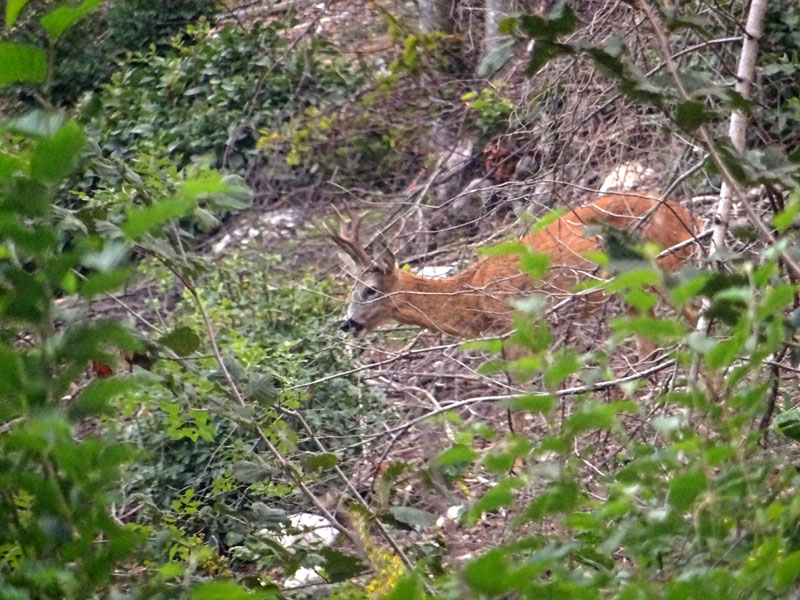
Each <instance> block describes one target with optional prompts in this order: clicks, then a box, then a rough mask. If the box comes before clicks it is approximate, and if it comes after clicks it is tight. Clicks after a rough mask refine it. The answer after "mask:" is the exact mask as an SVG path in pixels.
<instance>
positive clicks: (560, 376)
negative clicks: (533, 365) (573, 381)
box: [544, 350, 581, 388]
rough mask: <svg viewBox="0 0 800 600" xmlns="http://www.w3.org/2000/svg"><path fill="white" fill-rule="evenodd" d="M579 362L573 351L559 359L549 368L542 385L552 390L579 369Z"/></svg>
mask: <svg viewBox="0 0 800 600" xmlns="http://www.w3.org/2000/svg"><path fill="white" fill-rule="evenodd" d="M580 367H581V361H580V360H578V354H577V353H576V352H575V351H574V350H573V351H570V352H568V353H566V355H564V356H562V357H560V358H559V359H558V361H557V362H556V363H555V364H554V365H553V366H552V367H550V368H549V369H548V370H547V371H546V372H545V374H544V384H545V385H546V386H548V387H550V388H554V387H555V386H557V385H558V384H559V383H561V382H562V381H564V379H566V378H567V377H568V376H570V375H571V374H572V373H574V372H575V371H577V370H578V369H580Z"/></svg>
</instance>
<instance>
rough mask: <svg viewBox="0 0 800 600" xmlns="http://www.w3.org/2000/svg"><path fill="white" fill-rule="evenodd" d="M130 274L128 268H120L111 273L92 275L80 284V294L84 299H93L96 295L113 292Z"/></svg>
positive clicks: (130, 271) (130, 270)
mask: <svg viewBox="0 0 800 600" xmlns="http://www.w3.org/2000/svg"><path fill="white" fill-rule="evenodd" d="M132 272H133V271H132V269H130V268H129V267H120V268H118V269H113V270H111V271H106V272H101V273H92V274H91V275H89V276H88V277H87V278H86V279H85V280H84V282H83V283H82V284H81V287H80V294H81V296H83V297H84V298H93V297H94V296H97V295H98V294H102V293H104V292H108V291H111V290H115V289H117V288H119V287H121V286H122V285H123V284H124V283H125V282H126V281H128V279H130V277H131V274H132Z"/></svg>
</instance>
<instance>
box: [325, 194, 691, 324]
mask: <svg viewBox="0 0 800 600" xmlns="http://www.w3.org/2000/svg"><path fill="white" fill-rule="evenodd" d="M593 223H596V224H604V225H607V226H610V227H612V228H614V229H618V230H623V231H634V230H635V232H636V234H637V235H638V237H640V238H641V239H642V240H644V241H646V242H653V243H655V244H657V245H658V246H659V247H660V248H661V249H667V248H671V247H673V246H676V245H678V244H680V243H681V242H685V241H687V240H690V239H691V238H692V237H693V236H694V235H695V234H697V233H698V232H699V224H698V222H697V220H696V219H695V218H694V217H693V216H692V215H690V214H689V212H688V211H687V210H686V209H684V208H683V207H682V206H680V205H679V204H677V203H675V202H672V201H669V200H666V201H663V202H661V203H659V200H658V199H657V198H652V197H649V196H643V195H633V194H630V195H611V196H605V197H603V198H600V199H598V200H596V201H594V202H592V203H589V204H586V205H584V206H581V207H579V208H576V209H574V210H571V211H569V212H567V213H566V214H564V215H562V216H561V217H560V218H559V219H557V220H556V221H554V222H553V223H551V224H550V225H548V226H547V227H545V228H544V229H542V230H540V231H536V232H534V233H531V234H529V235H527V236H525V237H524V238H523V239H522V242H523V243H524V244H526V245H527V246H529V247H531V248H532V249H533V250H534V251H536V252H541V253H547V254H549V255H550V267H549V269H548V270H547V272H546V273H545V274H544V276H543V277H542V280H541V281H539V282H536V281H533V280H532V279H531V278H530V277H529V276H528V275H526V274H524V273H521V271H520V268H519V258H518V257H516V256H513V255H508V256H492V257H488V258H484V259H481V260H479V261H477V262H475V263H474V264H472V265H471V266H469V267H467V268H466V269H464V270H463V271H461V272H460V273H457V274H456V275H453V276H451V277H446V278H444V279H427V278H424V277H420V276H418V275H414V274H412V273H408V272H406V271H403V270H401V269H399V268H398V266H397V264H396V262H395V260H394V257H393V256H392V254H391V252H389V251H388V250H384V252H383V253H382V254H380V255H378V256H377V257H375V258H372V257H371V256H370V255H369V254H367V252H366V250H365V249H364V247H363V245H362V244H361V243H360V241H359V238H358V225H359V222H358V220H354V221H349V222H346V223H344V222H343V223H342V226H341V228H340V231H339V233H338V234H334V233H331V236H332V237H333V239H334V241H335V242H336V243H337V245H339V247H340V248H342V249H343V250H345V252H346V253H347V254H348V255H349V256H350V258H352V259H353V261H354V264H353V265H351V270H353V268H354V269H355V272H354V275H355V277H356V279H357V282H356V285H355V287H354V289H353V294H352V300H351V304H350V307H349V309H348V313H347V320H346V321H345V323H344V325H343V327H342V329H344V330H352V331H353V332H354V333H355V334H356V335H363V334H365V333H367V332H369V331H371V330H373V329H374V328H375V327H377V326H378V325H380V324H381V323H384V322H386V321H391V320H394V321H397V322H399V323H404V324H408V325H418V326H420V327H425V328H427V329H431V330H435V331H441V332H443V333H448V334H450V335H454V336H458V337H463V338H474V337H478V336H481V335H487V334H501V333H505V332H507V331H509V330H510V329H511V328H512V315H513V310H514V309H513V308H512V306H511V304H510V302H509V301H510V300H511V299H513V298H515V297H519V296H521V295H525V294H526V293H530V292H532V291H534V290H536V291H539V292H542V293H544V294H548V295H561V296H564V297H566V295H568V294H570V293H571V291H572V290H573V288H574V286H575V284H576V283H577V282H578V281H580V280H582V279H585V278H586V277H587V276H589V274H591V273H592V272H594V271H595V270H596V265H595V264H594V263H592V262H591V261H590V260H588V259H587V258H585V254H586V253H588V252H599V251H601V250H602V240H600V239H599V238H598V237H597V236H594V235H589V234H588V233H587V232H586V230H585V227H586V225H589V224H593ZM691 252H692V248H691V246H687V247H684V248H681V249H678V250H676V251H675V252H672V253H670V254H668V255H667V256H665V257H663V258H661V259H660V260H659V264H660V266H661V267H662V268H663V269H665V270H670V271H671V270H675V269H677V268H678V267H679V266H680V265H681V264H682V263H683V262H685V261H686V260H687V259H688V257H689V256H690V254H691Z"/></svg>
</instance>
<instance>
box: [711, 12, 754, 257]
mask: <svg viewBox="0 0 800 600" xmlns="http://www.w3.org/2000/svg"><path fill="white" fill-rule="evenodd" d="M766 12H767V0H753V1H752V3H751V4H750V14H749V15H748V16H747V24H746V25H745V38H744V44H742V54H741V56H740V57H739V67H738V69H737V72H736V79H737V81H736V91H737V92H739V93H740V94H741V95H742V97H743V98H745V99H748V98H749V97H750V86H751V84H752V83H753V78H754V77H755V71H756V58H757V56H758V41H759V40H760V39H761V35H762V33H763V30H764V16H765V15H766ZM746 129H747V116H746V115H745V114H744V113H743V112H741V111H739V110H735V111H733V114H732V115H731V123H730V129H729V131H728V135H729V136H730V138H731V143H732V144H733V147H734V148H736V150H738V151H740V152H741V151H742V150H744V141H745V130H746ZM732 197H733V190H731V189H730V186H729V185H728V183H727V181H723V183H722V189H721V190H720V197H719V203H718V204H717V209H716V211H715V212H714V233H713V234H712V236H711V247H710V248H709V253H710V256H711V257H713V255H714V254H716V253H717V252H718V251H719V250H721V249H723V248H724V247H725V233H726V232H727V231H728V221H729V220H730V214H731V200H732Z"/></svg>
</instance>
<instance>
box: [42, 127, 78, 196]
mask: <svg viewBox="0 0 800 600" xmlns="http://www.w3.org/2000/svg"><path fill="white" fill-rule="evenodd" d="M85 145H86V137H85V136H84V135H83V130H82V129H81V127H80V125H78V124H77V123H76V122H75V121H67V122H66V123H64V125H62V126H61V128H60V129H59V130H58V131H57V132H56V133H55V134H54V135H53V136H51V137H46V138H42V139H41V140H39V143H38V144H36V148H35V149H34V151H33V156H32V157H31V176H32V177H34V178H36V179H38V180H39V181H43V182H46V183H56V182H58V181H60V180H61V179H63V178H64V176H65V175H67V174H68V173H69V172H70V171H72V169H73V168H74V167H75V164H76V163H77V162H78V158H80V152H81V150H83V147H84V146H85Z"/></svg>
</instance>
